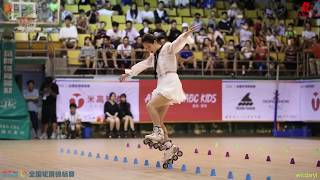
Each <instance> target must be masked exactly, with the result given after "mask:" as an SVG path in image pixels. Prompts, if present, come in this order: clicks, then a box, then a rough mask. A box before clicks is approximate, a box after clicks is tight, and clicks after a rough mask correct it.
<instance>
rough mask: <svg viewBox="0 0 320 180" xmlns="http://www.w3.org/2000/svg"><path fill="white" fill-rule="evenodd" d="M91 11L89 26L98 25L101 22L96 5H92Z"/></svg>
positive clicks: (88, 14) (88, 15)
mask: <svg viewBox="0 0 320 180" xmlns="http://www.w3.org/2000/svg"><path fill="white" fill-rule="evenodd" d="M90 6H91V10H90V11H88V12H87V17H88V21H89V24H96V23H97V22H98V20H99V17H98V12H97V6H96V5H95V4H91V5H90Z"/></svg>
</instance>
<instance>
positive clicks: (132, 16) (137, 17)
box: [126, 3, 142, 23]
mask: <svg viewBox="0 0 320 180" xmlns="http://www.w3.org/2000/svg"><path fill="white" fill-rule="evenodd" d="M126 19H127V21H132V22H133V23H142V18H141V13H140V11H139V10H138V7H137V3H132V4H131V6H130V9H129V10H128V11H127V13H126Z"/></svg>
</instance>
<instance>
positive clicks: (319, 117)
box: [300, 81, 320, 121]
mask: <svg viewBox="0 0 320 180" xmlns="http://www.w3.org/2000/svg"><path fill="white" fill-rule="evenodd" d="M300 92H301V93H300V117H301V120H302V121H320V81H303V82H301V83H300Z"/></svg>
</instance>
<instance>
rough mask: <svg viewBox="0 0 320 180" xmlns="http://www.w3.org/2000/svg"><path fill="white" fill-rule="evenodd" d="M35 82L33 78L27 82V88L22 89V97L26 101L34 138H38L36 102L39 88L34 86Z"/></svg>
mask: <svg viewBox="0 0 320 180" xmlns="http://www.w3.org/2000/svg"><path fill="white" fill-rule="evenodd" d="M34 85H35V82H34V81H33V80H29V81H28V82H27V86H28V88H27V89H24V90H23V96H24V99H25V100H26V102H27V106H28V111H29V115H30V120H31V123H32V127H33V129H34V134H35V138H38V129H39V123H38V109H39V108H38V102H39V90H38V89H35V88H34Z"/></svg>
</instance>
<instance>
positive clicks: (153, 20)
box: [60, 0, 320, 75]
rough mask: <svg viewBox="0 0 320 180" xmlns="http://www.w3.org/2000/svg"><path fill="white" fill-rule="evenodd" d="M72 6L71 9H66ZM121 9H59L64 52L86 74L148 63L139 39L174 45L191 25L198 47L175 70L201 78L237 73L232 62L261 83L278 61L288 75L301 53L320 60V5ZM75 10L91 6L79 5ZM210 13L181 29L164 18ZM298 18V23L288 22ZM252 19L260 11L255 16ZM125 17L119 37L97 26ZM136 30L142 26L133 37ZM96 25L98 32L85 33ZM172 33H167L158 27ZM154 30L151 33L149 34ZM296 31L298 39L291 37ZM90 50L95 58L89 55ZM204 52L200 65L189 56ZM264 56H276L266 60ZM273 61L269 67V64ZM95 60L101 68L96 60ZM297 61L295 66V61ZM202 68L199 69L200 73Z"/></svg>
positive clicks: (183, 4)
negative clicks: (76, 58)
mask: <svg viewBox="0 0 320 180" xmlns="http://www.w3.org/2000/svg"><path fill="white" fill-rule="evenodd" d="M68 3H72V2H68ZM122 3H123V4H122V5H129V6H130V8H129V9H128V11H127V12H123V10H122V7H123V6H122V5H112V4H111V2H109V1H96V3H95V4H90V5H91V9H90V10H89V11H87V12H85V11H83V10H82V9H80V10H79V14H78V15H74V14H72V13H69V12H68V11H66V10H65V9H64V7H63V5H62V7H61V18H64V19H63V21H64V23H65V25H64V26H63V27H62V28H61V30H60V39H61V41H62V42H63V48H69V49H75V48H81V59H82V60H84V61H85V65H86V67H87V68H108V67H112V68H116V69H117V68H128V67H130V66H132V65H134V64H135V63H136V62H137V61H140V60H141V59H143V58H144V57H146V56H147V55H146V54H145V53H144V52H143V45H142V43H141V37H142V36H143V35H144V34H146V33H151V34H154V35H156V36H163V37H164V38H163V42H166V41H169V42H172V41H174V40H175V39H176V38H177V37H178V36H179V35H180V34H181V33H183V32H185V31H186V30H187V29H188V27H189V26H190V25H200V28H199V29H198V30H197V32H196V33H194V34H193V38H194V39H195V44H189V45H186V47H184V48H183V49H182V50H181V52H180V53H178V54H177V59H178V61H179V68H180V69H182V70H184V69H194V70H199V69H200V68H202V69H203V70H204V71H205V72H208V73H211V74H213V73H214V72H215V70H216V69H223V71H224V73H225V74H230V73H231V74H232V73H234V72H233V71H234V70H235V69H234V67H233V66H234V63H233V62H234V60H235V59H237V60H238V63H237V67H238V69H239V70H240V71H241V74H242V75H246V74H247V73H250V72H252V71H255V72H259V74H260V75H266V69H267V68H272V67H273V63H272V62H274V61H278V60H279V57H282V56H281V55H283V59H281V60H283V63H282V64H281V68H283V69H287V70H292V71H293V72H294V71H296V70H298V69H299V68H301V64H302V61H301V58H302V56H301V55H300V54H299V53H298V52H308V53H310V54H311V58H313V59H318V58H319V57H318V54H317V53H316V52H317V50H318V49H317V47H319V46H318V39H319V32H317V31H316V29H315V28H312V27H317V25H319V24H317V22H319V19H318V18H319V17H320V0H317V1H314V2H303V1H301V2H300V1H297V2H296V3H295V4H293V6H294V7H293V9H290V10H288V7H287V4H286V2H284V1H279V0H272V1H265V2H264V1H258V0H256V1H254V0H246V1H237V0H229V1H228V2H225V4H226V6H225V9H224V10H223V11H221V10H217V8H216V3H217V1H214V0H205V1H196V0H190V1H189V0H176V1H174V0H166V1H159V2H158V4H157V8H155V9H154V10H151V7H150V4H149V3H148V2H145V3H144V6H143V7H138V5H137V3H135V2H133V1H130V0H127V1H124V0H123V1H122ZM258 3H264V4H265V5H264V9H263V10H261V12H262V14H256V15H257V16H255V15H254V16H253V17H251V16H249V15H247V13H246V12H247V11H250V10H255V9H256V8H257V7H256V6H257V4H258ZM79 5H89V2H88V1H80V2H79ZM173 7H174V8H189V7H192V8H194V7H195V8H207V9H210V10H211V11H210V13H209V14H208V16H207V17H204V15H203V14H201V13H195V14H191V16H192V17H194V20H193V22H192V23H190V22H189V24H188V23H186V22H183V23H182V24H181V25H179V27H178V23H177V21H176V20H175V19H174V18H171V17H170V16H169V15H168V12H167V10H168V8H173ZM295 11H297V13H296V17H292V16H290V18H289V14H290V13H293V12H295ZM254 12H256V13H257V11H254ZM112 15H123V16H124V17H125V18H126V22H125V28H124V29H123V30H120V23H119V22H116V21H113V22H112V25H111V26H112V28H110V29H106V28H105V27H106V23H105V22H102V21H99V18H100V17H101V16H112ZM134 24H143V27H142V28H141V29H136V28H135V27H134V26H133V25H134ZM90 25H96V27H97V28H96V29H95V30H92V29H90ZM164 25H166V26H168V25H169V28H167V29H165V28H163V26H164ZM151 26H152V27H154V28H151ZM297 28H298V29H301V28H303V30H300V32H297V30H296V29H297ZM79 34H90V37H86V38H85V45H83V46H82V47H79V45H77V39H78V35H79ZM91 49H95V50H98V53H91V52H90V53H89V51H91ZM199 51H200V52H203V55H202V59H201V60H203V63H200V62H199V61H198V60H199V59H196V57H195V56H194V53H195V52H199ZM269 53H276V54H280V55H277V56H269V55H268V54H269ZM268 58H269V60H270V61H268V63H267V61H266V59H268ZM99 59H100V60H99ZM298 59H300V60H298ZM318 64H319V63H318V61H317V60H312V61H310V66H312V67H311V68H310V69H312V72H311V73H312V74H314V75H316V74H317V75H319V71H320V70H318V68H317V67H318ZM201 66H202V67H201Z"/></svg>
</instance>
